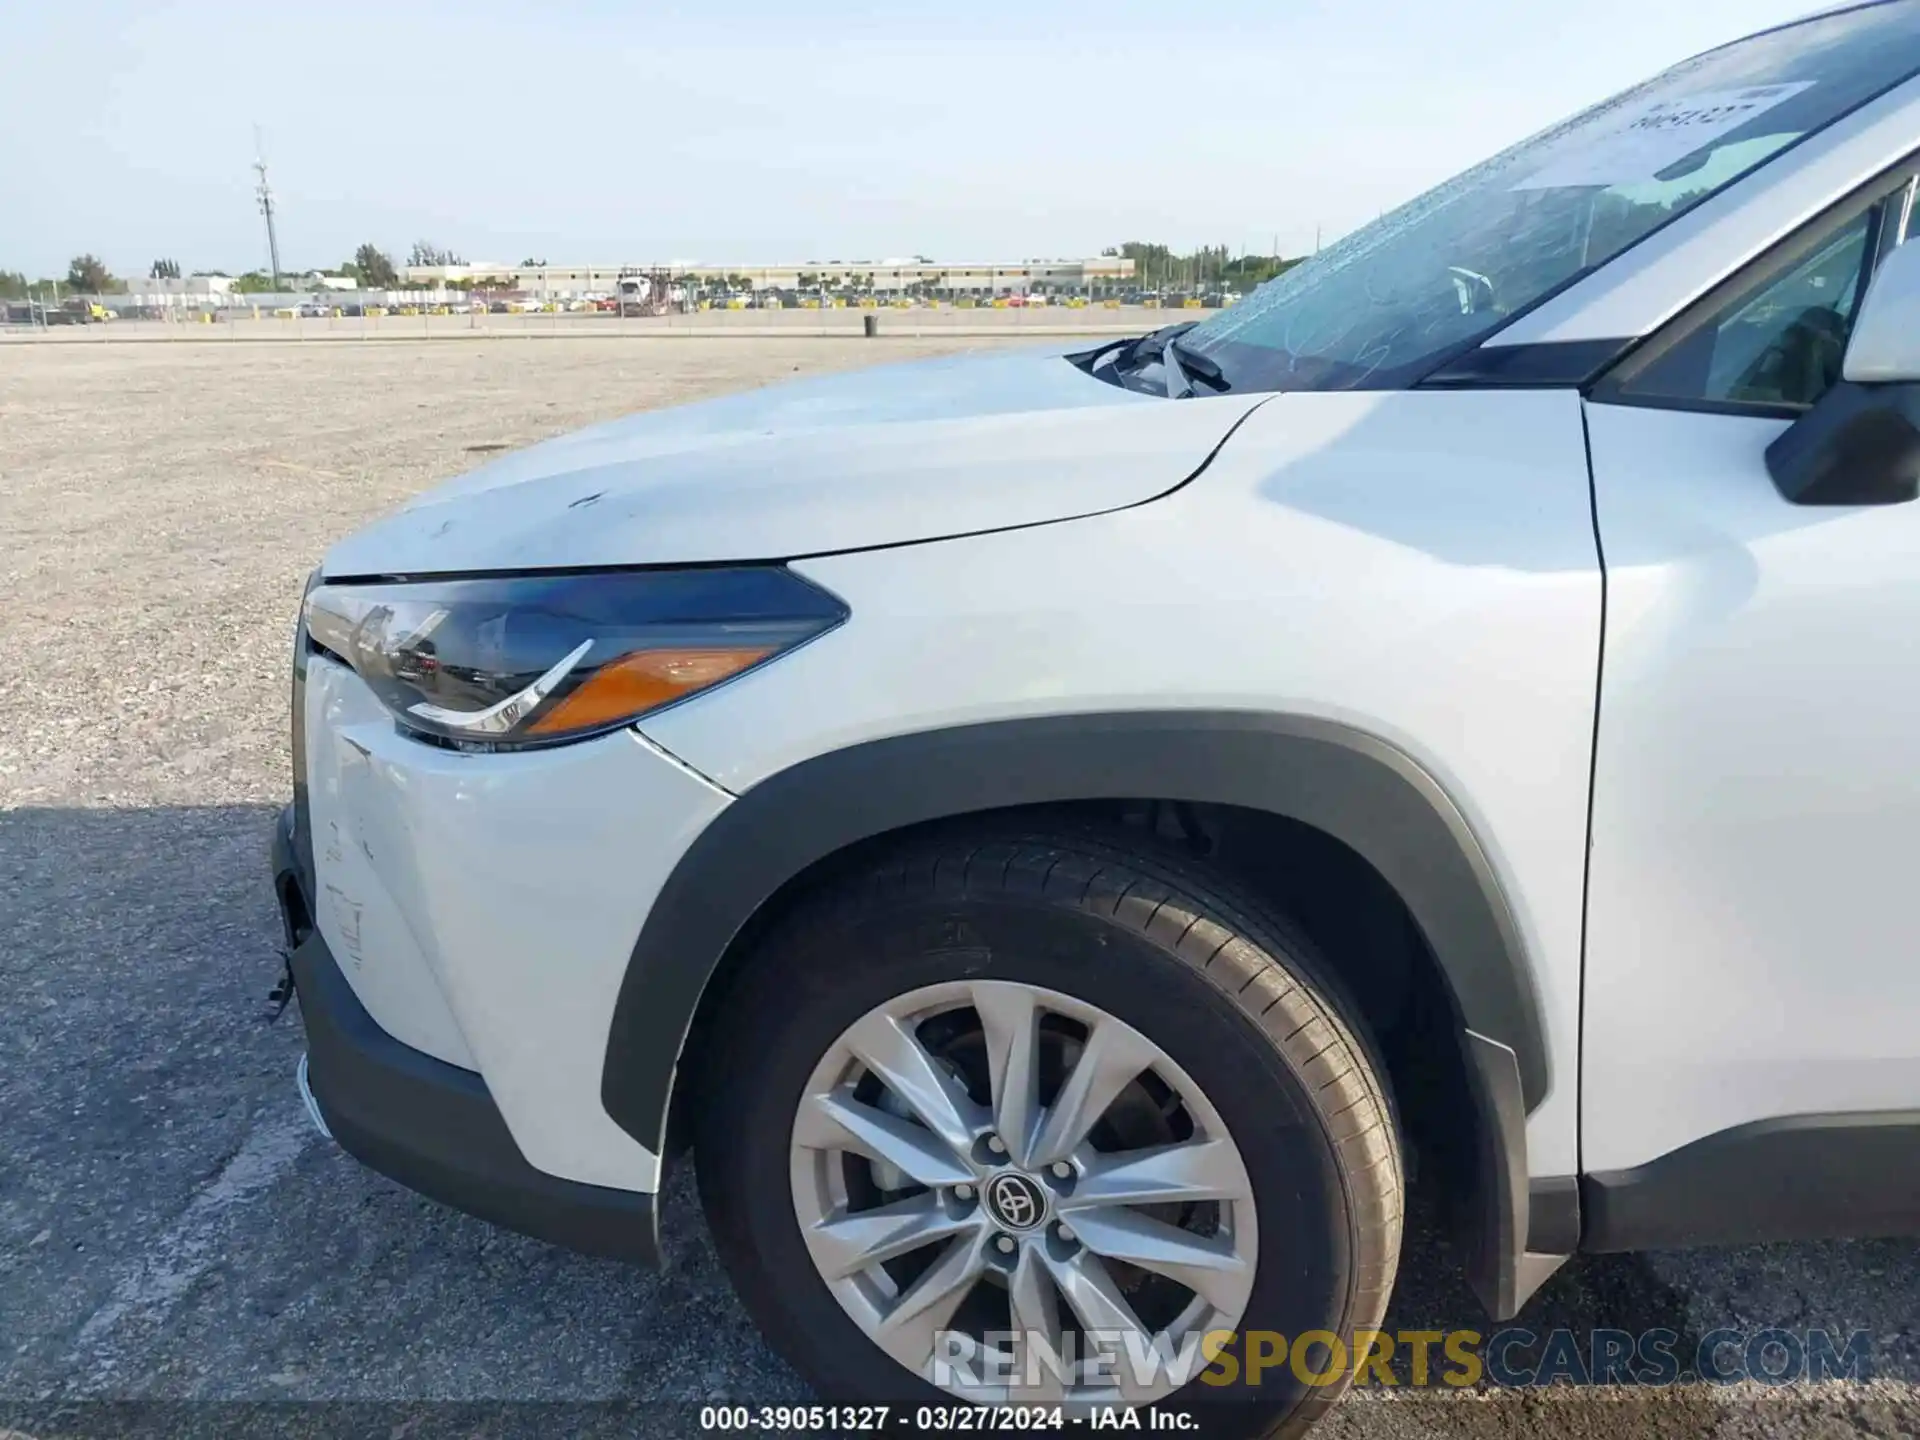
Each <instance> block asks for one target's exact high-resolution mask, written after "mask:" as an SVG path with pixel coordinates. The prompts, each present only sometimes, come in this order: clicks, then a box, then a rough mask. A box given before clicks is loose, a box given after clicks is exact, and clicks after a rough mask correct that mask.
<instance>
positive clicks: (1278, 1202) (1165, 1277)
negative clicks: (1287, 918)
mask: <svg viewBox="0 0 1920 1440" xmlns="http://www.w3.org/2000/svg"><path fill="white" fill-rule="evenodd" d="M1230 895H1231V892H1230V890H1229V888H1228V887H1227V886H1225V885H1224V884H1222V883H1221V882H1219V881H1218V880H1217V879H1216V878H1215V877H1213V876H1212V875H1210V874H1209V873H1208V872H1206V871H1205V870H1204V869H1202V868H1200V867H1198V866H1196V865H1194V864H1193V863H1192V862H1190V861H1187V860H1184V859H1177V858H1172V857H1166V856H1161V855H1158V854H1152V853H1146V852H1144V851H1141V852H1130V851H1128V850H1121V849H1115V848H1111V847H1110V846H1109V845H1107V844H1106V843H1104V842H1101V841H1094V840H1089V839H1087V838H1086V837H1084V836H1079V835H1073V834H1067V835H1060V836H1048V835H1042V836H1033V835H1027V834H1023V833H1017V832H1016V833H1011V834H1007V835H1004V836H996V837H991V838H987V839H984V840H983V839H979V838H974V839H969V840H955V841H950V842H945V843H940V842H932V843H922V844H916V845H913V846H912V847H911V848H909V849H907V850H904V851H902V852H900V853H896V854H894V855H892V856H889V857H887V858H886V859H884V860H883V861H881V862H879V863H878V864H877V865H876V866H875V868H874V869H873V870H872V871H870V872H868V873H863V874H856V875H849V876H847V877H845V878H844V879H842V880H841V881H840V882H838V883H837V884H834V885H832V886H830V887H829V888H828V889H827V890H825V891H823V892H822V893H821V894H818V895H816V896H814V897H812V898H811V900H810V901H809V902H807V903H804V904H802V905H801V906H800V907H799V908H798V909H796V910H795V911H794V912H793V913H792V914H791V915H789V916H788V917H787V919H786V920H785V921H784V922H783V923H781V924H779V925H777V926H776V927H774V929H773V930H772V931H771V932H770V933H769V934H768V935H766V936H765V937H764V938H763V940H762V942H761V944H760V946H759V949H758V951H757V953H756V954H754V955H753V956H752V957H751V958H750V959H749V961H748V964H747V966H746V968H745V969H744V971H743V972H742V973H741V974H740V976H739V977H737V980H736V984H735V986H734V988H733V990H732V993H731V998H730V999H729V1001H728V1003H727V1006H726V1009H725V1010H724V1011H723V1013H722V1017H721V1023H720V1025H719V1027H718V1030H717V1032H716V1033H715V1034H714V1035H713V1036H711V1037H710V1040H709V1043H708V1048H707V1051H706V1064H705V1065H704V1067H703V1069H702V1072H701V1074H702V1079H701V1081H700V1082H699V1083H700V1084H701V1087H702V1090H703V1092H704V1093H703V1094H701V1095H700V1096H699V1097H698V1098H699V1101H700V1120H699V1130H698V1133H697V1136H696V1146H697V1153H698V1161H699V1172H700V1180H701V1190H702V1194H703V1197H704V1200H705V1204H706V1208H707V1212H708V1216H709V1220H710V1222H711V1224H712V1226H713V1230H714V1234H715V1237H716V1239H717V1242H718V1244H719V1247H720V1251H721V1254H722V1256H723V1258H724V1259H725V1261H726V1263H727V1266H728V1268H729V1271H730V1273H731V1275H732V1277H733V1280H734V1284H735V1286H736V1288H737V1289H738V1290H739V1291H740V1293H741V1295H742V1297H743V1299H744V1301H745V1303H746V1305H747V1307H748V1309H749V1311H750V1312H751V1313H752V1314H753V1316H754V1318H755V1319H756V1321H757V1322H758V1323H759V1324H760V1325H761V1327H762V1329H763V1330H764V1332H765V1333H766V1335H767V1337H768V1339H769V1340H770V1342H771V1343H772V1344H773V1345H774V1347H775V1348H776V1349H777V1350H779V1351H780V1352H781V1353H782V1354H783V1355H784V1356H785V1357H786V1358H787V1359H788V1360H789V1361H790V1362H791V1363H793V1364H794V1365H795V1367H796V1368H797V1369H799V1370H800V1372H801V1373H802V1374H803V1375H804V1376H805V1377H806V1378H807V1379H808V1380H809V1381H810V1382H811V1383H812V1384H813V1385H814V1386H815V1388H816V1389H817V1390H818V1391H819V1392H820V1395H821V1398H822V1399H824V1400H827V1401H830V1402H831V1401H872V1400H888V1401H893V1402H896V1403H907V1404H917V1403H928V1404H939V1403H942V1402H946V1403H951V1402H952V1401H953V1400H954V1399H960V1400H964V1401H968V1402H1005V1401H1011V1402H1015V1403H1023V1404H1042V1405H1054V1404H1058V1405H1063V1406H1086V1405H1106V1404H1112V1403H1116V1402H1117V1403H1125V1404H1134V1405H1156V1404H1158V1405H1165V1406H1168V1407H1171V1408H1175V1409H1187V1408H1200V1407H1204V1408H1205V1409H1206V1410H1207V1411H1208V1412H1210V1416H1209V1418H1210V1419H1211V1420H1212V1422H1213V1423H1212V1424H1211V1425H1210V1426H1209V1430H1210V1432H1212V1433H1220V1432H1221V1431H1222V1430H1223V1429H1232V1430H1236V1431H1244V1432H1246V1433H1256V1432H1263V1431H1266V1430H1268V1429H1270V1428H1272V1427H1274V1426H1278V1425H1283V1424H1285V1425H1288V1427H1289V1428H1304V1426H1305V1425H1306V1424H1307V1423H1308V1422H1309V1421H1310V1420H1311V1419H1312V1418H1313V1417H1314V1416H1315V1415H1317V1414H1318V1413H1320V1411H1321V1410H1323V1409H1324V1408H1325V1407H1326V1406H1327V1405H1329V1404H1331V1403H1332V1401H1333V1400H1334V1399H1335V1398H1336V1397H1337V1396H1338V1395H1339V1393H1340V1392H1341V1391H1342V1390H1343V1389H1344V1388H1345V1384H1346V1382H1347V1380H1348V1379H1350V1376H1351V1370H1350V1368H1348V1369H1347V1371H1346V1372H1345V1373H1344V1374H1334V1375H1329V1374H1328V1370H1329V1368H1330V1364H1329V1362H1330V1358H1331V1357H1332V1355H1333V1354H1334V1352H1333V1350H1332V1347H1330V1346H1327V1345H1325V1344H1324V1342H1322V1343H1321V1346H1320V1348H1319V1349H1317V1350H1315V1351H1314V1353H1313V1355H1312V1357H1311V1360H1310V1362H1309V1363H1306V1364H1291V1363H1288V1361H1287V1360H1286V1359H1280V1358H1278V1357H1281V1356H1286V1355H1287V1354H1288V1351H1289V1349H1290V1347H1292V1346H1293V1345H1294V1343H1295V1342H1296V1341H1297V1340H1298V1339H1299V1337H1301V1336H1303V1335H1309V1334H1311V1332H1315V1331H1319V1332H1324V1333H1326V1334H1330V1335H1332V1336H1338V1337H1342V1339H1343V1346H1342V1351H1341V1352H1340V1353H1346V1352H1347V1350H1348V1348H1349V1346H1350V1342H1351V1339H1352V1337H1353V1335H1354V1333H1355V1332H1356V1331H1357V1330H1358V1331H1364V1330H1368V1329H1370V1328H1372V1327H1373V1326H1375V1325H1377V1323H1378V1321H1379V1319H1380V1316H1381V1314H1382V1312H1383V1311H1384V1309H1385V1306H1386V1300H1387V1295H1388V1292H1389V1290H1390V1289H1391V1286H1392V1278H1393V1272H1394V1267H1395V1263H1396V1260H1397V1256H1398V1248H1399V1237H1400V1219H1401V1183H1402V1182H1401V1174H1400V1161H1399V1148H1398V1144H1397V1142H1396V1139H1395V1137H1394V1133H1393V1124H1392V1119H1391V1115H1390V1111H1389V1107H1388V1105H1387V1102H1386V1098H1385V1092H1384V1088H1383V1085H1382V1082H1381V1079H1380V1074H1379V1070H1378V1067H1377V1066H1376V1065H1375V1064H1374V1063H1373V1061H1372V1060H1371V1059H1370V1057H1369V1055H1368V1054H1367V1051H1366V1049H1365V1046H1364V1044H1363V1042H1362V1041H1361V1039H1360V1037H1359V1035H1358V1033H1357V1031H1356V1030H1355V1028H1354V1026H1353V1025H1352V1024H1350V1023H1349V1022H1348V1021H1347V1020H1346V1019H1345V1018H1344V1017H1343V1016H1342V1013H1341V1010H1340V1007H1339V1005H1338V1003H1337V1002H1336V1001H1335V999H1334V994H1333V991H1332V990H1331V988H1330V987H1329V986H1328V985H1326V984H1325V983H1324V982H1323V981H1322V980H1320V979H1318V978H1317V973H1318V970H1319V964H1318V961H1317V958H1316V957H1315V956H1314V954H1313V951H1312V949H1311V947H1310V946H1309V945H1308V944H1307V943H1306V942H1305V941H1304V939H1303V938H1302V937H1300V936H1298V935H1296V934H1294V933H1293V932H1292V930H1291V929H1290V928H1289V927H1287V926H1286V925H1285V924H1284V923H1283V922H1280V921H1277V920H1274V919H1271V918H1261V917H1259V916H1258V914H1257V911H1256V909H1255V907H1253V906H1252V905H1250V904H1247V903H1246V902H1244V901H1238V900H1235V899H1233V898H1230ZM1256 1332H1258V1333H1259V1334H1260V1335H1262V1336H1263V1337H1265V1338H1263V1339H1262V1340H1261V1341H1260V1343H1259V1344H1258V1345H1255V1344H1253V1343H1251V1342H1252V1337H1253V1336H1254V1335H1255V1333H1256ZM1227 1335H1232V1336H1233V1337H1235V1338H1234V1340H1233V1341H1232V1342H1231V1343H1229V1344H1226V1346H1225V1353H1226V1355H1227V1356H1229V1357H1230V1358H1231V1363H1229V1362H1228V1361H1227V1360H1216V1359H1215V1358H1214V1355H1215V1352H1216V1351H1218V1350H1219V1349H1220V1348H1221V1346H1222V1344H1223V1337H1225V1336H1227ZM1256 1356H1259V1357H1264V1358H1265V1359H1266V1360H1267V1361H1269V1362H1272V1363H1269V1364H1267V1365H1265V1366H1264V1367H1256V1366H1255V1365H1254V1364H1253V1363H1251V1362H1253V1361H1254V1360H1255V1359H1256Z"/></svg>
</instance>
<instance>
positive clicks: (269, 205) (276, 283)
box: [253, 125, 280, 291]
mask: <svg viewBox="0 0 1920 1440" xmlns="http://www.w3.org/2000/svg"><path fill="white" fill-rule="evenodd" d="M253 171H254V174H256V175H258V176H259V177H260V183H259V185H258V186H256V187H255V189H254V192H253V193H254V196H255V198H257V199H258V200H259V201H260V213H261V214H262V215H264V216H266V217H267V259H268V262H269V263H270V264H271V265H272V266H273V288H274V289H275V290H276V291H277V290H279V288H280V237H279V236H277V235H275V234H274V233H273V191H272V190H271V189H270V188H269V187H268V185H267V158H266V156H265V155H263V154H262V153H261V147H260V127H259V126H258V125H256V126H254V127H253Z"/></svg>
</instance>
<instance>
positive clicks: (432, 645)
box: [306, 566, 847, 749]
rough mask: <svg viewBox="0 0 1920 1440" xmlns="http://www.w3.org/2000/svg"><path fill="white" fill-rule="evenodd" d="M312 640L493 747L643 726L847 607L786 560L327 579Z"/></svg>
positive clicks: (433, 717)
mask: <svg viewBox="0 0 1920 1440" xmlns="http://www.w3.org/2000/svg"><path fill="white" fill-rule="evenodd" d="M306 616H307V633H308V635H309V637H310V638H311V640H312V643H313V644H314V645H315V646H317V647H318V648H320V649H321V650H324V651H326V652H328V653H329V654H331V655H333V656H334V657H335V658H336V659H338V660H341V661H343V662H344V663H346V664H348V665H350V666H352V667H353V669H354V670H355V671H356V672H357V673H358V674H359V676H360V678H361V679H362V680H364V681H366V682H367V685H368V686H369V687H370V688H371V689H372V690H373V692H374V693H375V694H376V695H378V696H379V697H380V698H381V700H383V701H384V702H385V703H386V704H387V706H388V707H389V708H390V709H391V710H392V711H393V713H394V715H395V717H396V718H397V719H398V720H399V722H400V724H401V726H402V727H403V728H404V729H407V730H412V731H415V732H417V733H418V734H421V735H423V736H429V737H432V738H435V739H439V740H443V741H451V742H454V743H456V744H459V745H461V746H463V747H464V746H473V747H475V748H484V749H500V748H522V747H527V746H535V745H551V744H555V743H557V742H559V741H564V740H575V739H579V738H580V737H582V736H585V735H595V734H599V733H601V732H603V731H606V730H613V729H617V728H619V727H620V726H622V725H629V724H631V723H633V721H634V720H636V719H638V718H639V717H640V716H642V715H645V714H647V713H649V712H650V711H654V710H658V709H660V708H661V707H662V706H665V705H671V704H673V703H674V702H675V701H677V700H684V699H685V698H686V697H687V696H689V695H694V694H697V693H699V692H700V691H702V690H705V689H708V688H709V687H711V686H714V685H718V684H719V683H720V682H721V681H723V680H728V679H731V678H732V677H733V676H735V675H739V674H741V673H742V672H744V671H747V670H750V669H752V668H753V667H754V666H756V665H760V664H764V663H765V662H766V661H768V660H771V659H773V658H774V657H775V656H776V655H779V654H781V653H782V652H784V651H787V650H791V649H793V648H794V646H796V645H801V644H804V643H805V642H806V641H808V640H811V639H812V638H813V637H814V636H816V635H819V634H821V633H822V632H824V631H827V630H830V629H832V628H833V627H834V626H835V625H838V624H839V623H840V622H841V621H842V620H844V619H846V617H847V608H846V606H844V605H843V604H841V603H840V601H839V600H837V599H835V598H834V597H833V596H832V595H829V594H828V593H827V592H826V591H824V590H822V589H820V588H819V587H818V586H815V585H812V584H809V583H808V582H807V581H805V580H802V579H801V578H800V577H799V576H798V575H795V574H794V573H793V572H792V571H790V570H785V569H781V568H779V567H777V566H741V567H735V568H724V569H723V568H715V569H696V570H638V571H617V572H611V573H601V574H593V575H518V576H508V577H504V578H498V579H471V580H462V579H449V580H418V581H407V582H399V583H379V584H367V585H356V584H345V585H323V586H320V587H319V588H318V589H315V590H314V591H312V592H311V593H310V594H309V595H308V596H307V602H306Z"/></svg>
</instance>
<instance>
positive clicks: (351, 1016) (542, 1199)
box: [293, 930, 660, 1265]
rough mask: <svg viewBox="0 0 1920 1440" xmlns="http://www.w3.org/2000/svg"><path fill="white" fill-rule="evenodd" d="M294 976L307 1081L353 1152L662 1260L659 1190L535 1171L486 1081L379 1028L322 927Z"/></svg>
mask: <svg viewBox="0 0 1920 1440" xmlns="http://www.w3.org/2000/svg"><path fill="white" fill-rule="evenodd" d="M293 979H294V988H295V990H296V991H297V993H298V994H299V997H300V1014H301V1018H302V1019H303V1020H304V1021H305V1023H306V1028H307V1051H308V1083H309V1084H310V1085H311V1086H312V1088H313V1094H314V1099H315V1100H317V1101H318V1102H319V1104H320V1112H321V1114H322V1115H324V1116H325V1117H326V1121H327V1126H328V1128H329V1129H331V1130H332V1131H333V1134H334V1138H335V1139H337V1140H338V1141H339V1142H340V1144H341V1146H342V1147H343V1148H344V1149H345V1150H346V1151H347V1152H348V1153H349V1154H350V1155H352V1156H353V1157H354V1158H355V1159H357V1160H359V1161H360V1162H362V1163H363V1164H365V1165H366V1166H368V1167H369V1168H371V1169H374V1170H377V1171H379V1172H380V1173H381V1174H382V1175H385V1176H388V1177H389V1178H391V1179H394V1180H397V1181H399V1182H400V1183H401V1184H402V1185H405V1186H407V1187H408V1188H409V1189H412V1190H417V1191H419V1192H420V1193H421V1194H422V1195H426V1196H429V1197H431V1198H432V1199H435V1200H438V1201H441V1202H442V1203H443V1204H447V1205H451V1206H453V1207H455V1208H456V1209H459V1210H465V1211H466V1212H468V1213H469V1214H471V1215H477V1216H479V1217H480V1218H481V1219H483V1220H490V1221H492V1222H493V1223H494V1224H496V1225H504V1226H506V1227H507V1228H508V1229H509V1230H517V1231H519V1232H520V1233H521V1234H523V1235H531V1236H533V1237H534V1238H536V1239H539V1240H548V1241H551V1242H553V1243H554V1244H556V1245H564V1246H566V1247H568V1248H569V1249H573V1250H580V1251H584V1252H585V1253H587V1254H589V1255H609V1256H612V1257H614V1258H616V1259H621V1260H637V1261H641V1262H643V1263H645V1264H648V1265H655V1264H658V1263H659V1260H660V1235H659V1226H658V1219H657V1216H656V1214H655V1209H654V1197H653V1196H651V1195H644V1194H640V1193H638V1192H634V1191H628V1190H613V1189H608V1188H606V1187H604V1186H599V1185H583V1184H580V1183H579V1182H577V1181H572V1180H562V1179H559V1178H557V1177H556V1176H552V1175H547V1174H544V1173H542V1172H541V1171H538V1170H535V1169H534V1168H533V1167H532V1166H531V1165H529V1164H528V1163H527V1161H526V1157H525V1156H523V1155H522V1154H521V1153H520V1147H519V1146H518V1145H516V1144H514V1141H513V1136H512V1135H511V1134H509V1133H508V1131H507V1125H506V1121H504V1120H503V1119H501V1117H500V1110H499V1107H498V1106H496V1105H495V1104H494V1103H493V1097H492V1096H491V1095H490V1094H488V1093H487V1084H486V1081H484V1080H483V1079H481V1078H480V1076H478V1075H476V1074H474V1073H473V1072H472V1071H471V1070H462V1069H461V1068H460V1067H458V1066H457V1065H449V1064H447V1063H445V1062H444V1061H441V1060H436V1059H434V1058H433V1057H432V1056H431V1055H425V1054H422V1053H421V1052H420V1051H418V1050H415V1049H414V1048H413V1047H412V1046H410V1045H403V1044H401V1043H400V1041H398V1040H396V1039H394V1038H393V1037H392V1036H391V1035H389V1034H387V1033H386V1031H384V1030H382V1029H381V1028H380V1027H379V1025H377V1024H376V1023H375V1022H374V1019H373V1017H372V1016H371V1015H369V1014H368V1013H367V1012H366V1010H365V1009H364V1008H362V1006H361V1004H360V1001H359V999H358V998H357V997H356V996H355V995H354V993H353V988H352V987H351V986H350V985H348V983H347V979H346V977H345V976H344V975H342V974H341V973H340V968H339V966H338V965H337V964H335V962H334V959H333V955H332V953H331V952H330V951H329V950H328V948H327V942H326V941H325V940H324V939H323V938H321V935H320V933H319V931H317V930H314V931H311V932H310V933H309V934H308V935H307V938H306V939H305V940H304V941H302V942H301V944H300V945H299V947H298V948H297V949H295V950H294V952H293Z"/></svg>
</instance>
